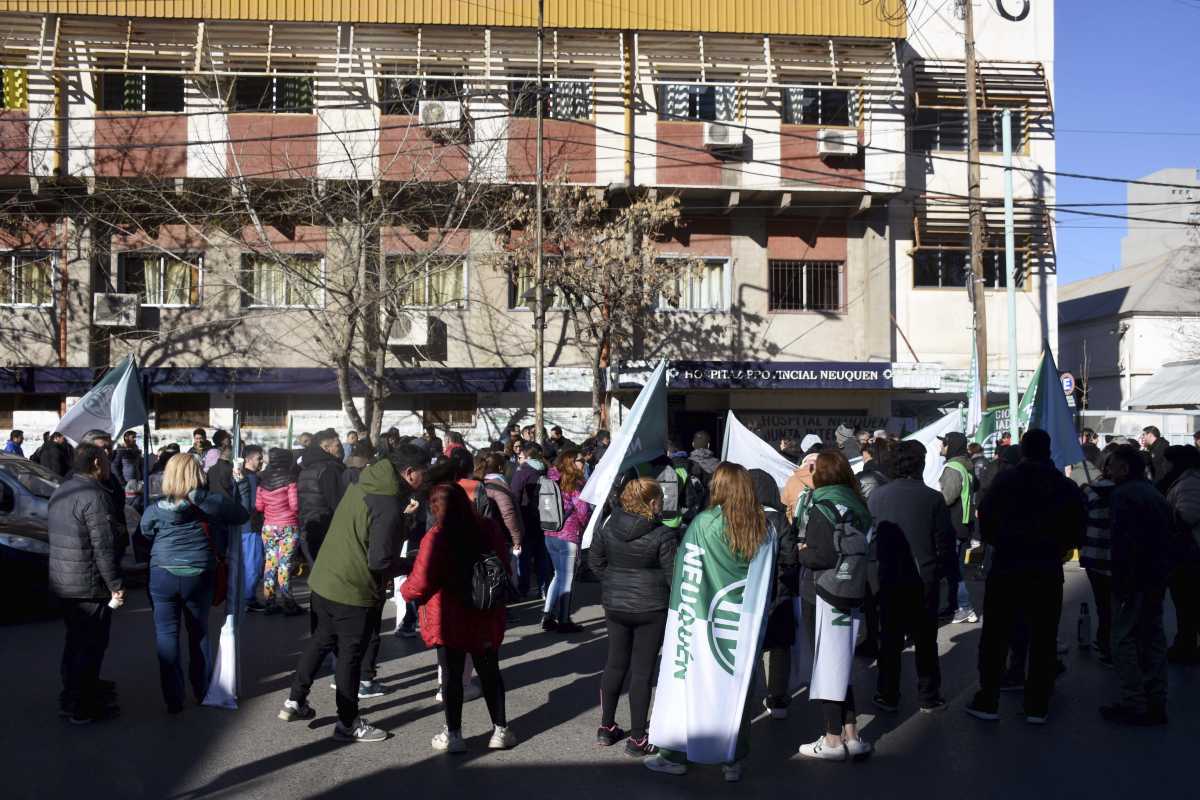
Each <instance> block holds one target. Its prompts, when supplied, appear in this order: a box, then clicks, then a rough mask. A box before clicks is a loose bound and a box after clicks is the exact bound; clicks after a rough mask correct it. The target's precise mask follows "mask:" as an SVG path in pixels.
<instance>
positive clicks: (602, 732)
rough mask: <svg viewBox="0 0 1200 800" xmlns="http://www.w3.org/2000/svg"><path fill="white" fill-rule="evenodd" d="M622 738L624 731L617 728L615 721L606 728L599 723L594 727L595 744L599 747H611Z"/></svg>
mask: <svg viewBox="0 0 1200 800" xmlns="http://www.w3.org/2000/svg"><path fill="white" fill-rule="evenodd" d="M624 738H625V731H623V730H621V729H620V728H618V727H617V724H616V723H615V722H614V723H613V724H612V725H609V726H608V727H607V728H606V727H604V726H603V725H601V726H600V727H599V728H597V729H596V744H598V745H600V746H601V747H612V746H613V745H614V744H616V743H617V742H619V741H621V740H622V739H624Z"/></svg>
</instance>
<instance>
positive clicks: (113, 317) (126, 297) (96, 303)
mask: <svg viewBox="0 0 1200 800" xmlns="http://www.w3.org/2000/svg"><path fill="white" fill-rule="evenodd" d="M141 307H142V298H141V297H139V296H138V295H136V294H111V293H105V292H96V293H95V294H94V295H93V297H92V324H93V325H95V326H96V327H98V328H136V327H137V323H138V309H140V308H141Z"/></svg>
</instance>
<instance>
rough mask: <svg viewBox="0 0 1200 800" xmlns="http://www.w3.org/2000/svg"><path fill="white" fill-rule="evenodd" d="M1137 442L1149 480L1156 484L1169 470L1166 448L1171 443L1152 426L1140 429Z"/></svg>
mask: <svg viewBox="0 0 1200 800" xmlns="http://www.w3.org/2000/svg"><path fill="white" fill-rule="evenodd" d="M1138 441H1140V442H1141V444H1142V449H1143V453H1142V460H1143V463H1145V465H1146V468H1147V469H1148V470H1149V471H1150V480H1152V481H1154V482H1155V483H1158V482H1159V481H1161V480H1162V479H1163V478H1165V477H1166V476H1167V473H1168V472H1170V470H1171V465H1170V464H1168V463H1167V448H1168V447H1170V446H1171V443H1170V442H1168V441H1167V440H1166V439H1164V438H1162V432H1161V431H1160V430H1159V429H1158V428H1157V427H1156V426H1154V425H1148V426H1146V427H1145V428H1142V435H1141V437H1140V438H1139V439H1138Z"/></svg>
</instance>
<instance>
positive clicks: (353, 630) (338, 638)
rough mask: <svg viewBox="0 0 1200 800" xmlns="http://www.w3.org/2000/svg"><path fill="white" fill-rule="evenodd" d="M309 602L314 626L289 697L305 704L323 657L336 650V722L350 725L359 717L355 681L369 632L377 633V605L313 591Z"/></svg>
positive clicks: (358, 677) (358, 678)
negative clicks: (347, 601)
mask: <svg viewBox="0 0 1200 800" xmlns="http://www.w3.org/2000/svg"><path fill="white" fill-rule="evenodd" d="M310 604H311V606H312V612H313V616H314V617H315V618H316V624H317V627H316V631H315V632H314V633H313V635H312V636H311V637H310V638H309V640H308V644H307V645H305V647H304V652H302V653H301V654H300V661H299V663H298V664H297V665H296V675H295V677H294V678H292V691H291V695H290V699H291V700H294V701H295V702H297V703H299V704H300V705H304V703H305V701H307V700H308V693H309V690H311V689H312V685H313V681H314V680H315V679H316V675H317V670H319V669H320V668H321V665H322V664H323V663H325V657H326V656H327V655H329V654H330V653H333V652H335V651H336V654H337V662H336V665H335V675H336V677H335V681H336V683H337V693H336V698H337V715H338V721H339V722H341V723H342V725H343V726H346V727H350V726H351V725H353V724H354V720H355V719H357V718H358V684H359V681H361V680H362V662H363V654H364V653H365V652H366V649H367V644H368V642H369V641H370V639H371V633H372V631H373V630H374V631H375V632H376V633H378V625H377V624H376V622H375V620H376V619H377V614H376V608H375V607H368V608H364V607H362V606H348V605H345V604H343V603H335V602H334V601H332V600H326V599H325V598H324V597H321V595H319V594H317V593H316V592H313V593H312V595H311V600H310Z"/></svg>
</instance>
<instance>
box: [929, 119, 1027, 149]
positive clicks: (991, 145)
mask: <svg viewBox="0 0 1200 800" xmlns="http://www.w3.org/2000/svg"><path fill="white" fill-rule="evenodd" d="M1010 111H1011V112H1012V126H1013V150H1021V149H1023V148H1024V146H1025V112H1024V111H1023V110H1022V109H1019V108H1014V109H1010ZM913 141H914V143H915V145H916V148H917V150H921V151H926V152H928V151H930V150H949V151H953V152H959V153H963V152H966V150H967V112H966V110H965V109H964V110H961V111H960V110H958V109H943V108H921V109H917V117H916V129H915V131H914V134H913ZM979 151H980V152H982V153H1003V152H1004V112H1003V111H998V110H987V111H980V112H979Z"/></svg>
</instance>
